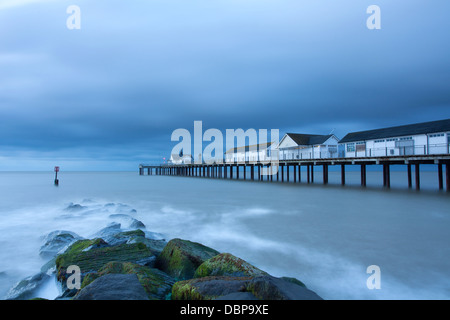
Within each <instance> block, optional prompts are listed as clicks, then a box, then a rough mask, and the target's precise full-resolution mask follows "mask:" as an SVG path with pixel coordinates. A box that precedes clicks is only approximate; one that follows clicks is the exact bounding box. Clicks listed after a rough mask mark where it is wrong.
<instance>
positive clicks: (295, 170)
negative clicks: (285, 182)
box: [294, 165, 297, 183]
mask: <svg viewBox="0 0 450 320" xmlns="http://www.w3.org/2000/svg"><path fill="white" fill-rule="evenodd" d="M295 182H297V166H296V165H294V183H295Z"/></svg>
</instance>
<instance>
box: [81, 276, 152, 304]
mask: <svg viewBox="0 0 450 320" xmlns="http://www.w3.org/2000/svg"><path fill="white" fill-rule="evenodd" d="M73 300H148V296H147V293H146V292H145V290H144V288H143V287H142V285H141V283H140V282H139V280H138V277H137V276H136V275H135V274H106V275H104V276H102V277H99V278H97V279H95V280H94V281H93V282H92V283H90V284H89V285H88V286H86V287H85V288H83V289H82V290H80V292H79V293H78V294H77V295H76V296H75V297H74V298H73Z"/></svg>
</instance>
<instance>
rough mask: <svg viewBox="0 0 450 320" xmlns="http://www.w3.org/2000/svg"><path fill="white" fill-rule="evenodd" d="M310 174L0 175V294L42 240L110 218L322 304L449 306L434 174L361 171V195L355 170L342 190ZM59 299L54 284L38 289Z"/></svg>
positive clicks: (445, 197)
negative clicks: (290, 282) (265, 276)
mask: <svg viewBox="0 0 450 320" xmlns="http://www.w3.org/2000/svg"><path fill="white" fill-rule="evenodd" d="M316 174H317V177H316V179H315V183H314V184H307V183H306V182H305V181H302V182H301V183H298V182H297V183H294V182H293V179H292V177H291V179H290V182H289V183H287V182H284V183H281V182H275V181H274V182H270V181H262V182H261V181H248V180H246V181H243V180H242V179H241V180H239V181H237V180H230V179H211V178H199V177H173V176H155V175H152V176H148V175H144V176H140V175H139V174H138V173H137V172H64V171H62V172H60V173H59V176H58V178H59V186H54V183H53V180H54V173H53V172H0V298H1V299H5V298H6V296H7V294H8V292H9V290H10V288H11V287H13V286H14V285H15V284H16V283H18V282H19V281H20V280H22V279H24V278H26V277H29V276H32V275H34V274H36V273H38V272H39V270H40V268H41V266H42V265H44V264H45V263H46V262H47V260H46V259H43V258H42V257H41V256H40V255H39V249H40V248H41V246H42V245H43V241H44V237H45V235H47V234H48V233H50V232H52V231H55V230H68V231H72V232H75V233H77V234H78V235H80V236H82V237H85V238H89V237H92V235H93V234H94V233H95V232H97V231H98V230H100V229H102V228H104V227H106V226H108V225H109V224H110V223H112V222H114V219H115V218H114V217H117V215H115V214H117V213H122V214H127V215H130V216H132V217H133V218H135V219H138V220H140V221H142V222H143V223H144V224H145V226H146V230H147V231H150V232H152V233H153V234H155V235H157V236H159V237H161V238H163V239H166V240H170V239H173V238H181V239H186V240H190V241H195V242H199V243H202V244H204V245H206V246H209V247H211V248H214V249H216V250H218V251H220V252H228V253H231V254H233V255H235V256H237V257H239V258H242V259H244V260H246V261H247V262H249V263H251V264H253V265H254V266H256V267H258V268H259V269H262V270H264V271H266V272H268V273H270V274H271V275H273V276H276V277H282V276H287V277H295V278H297V279H299V280H301V281H302V282H304V283H305V284H306V286H307V287H308V288H310V289H311V290H313V291H315V292H316V293H317V294H318V295H320V296H321V297H322V298H324V299H330V300H361V299H362V300H380V299H383V300H400V299H401V300H405V299H407V300H418V299H427V300H428V299H449V298H450V232H449V230H450V193H449V192H446V191H445V190H439V189H438V179H437V172H434V171H424V172H421V177H420V178H421V190H420V191H417V190H415V189H414V188H413V189H408V185H407V176H406V172H404V171H398V172H397V171H391V188H390V189H385V188H383V187H382V173H381V172H371V171H369V172H367V174H368V176H367V187H365V188H362V187H361V186H360V174H359V172H351V171H350V172H347V173H346V175H347V177H346V178H347V185H345V186H341V185H340V172H331V171H330V173H329V174H330V178H329V183H328V184H327V185H323V184H322V183H321V179H320V174H321V173H320V172H316ZM241 177H242V176H241ZM413 179H414V178H413ZM413 181H414V180H413ZM444 183H445V181H444ZM444 187H445V186H444ZM74 205H79V206H78V208H79V209H80V210H75V211H74V210H68V209H67V208H70V207H73V206H74ZM374 266H375V269H374ZM374 270H375V271H374ZM375 276H376V278H375ZM375 282H376V284H377V285H376V286H374V285H373V284H374V283H375ZM59 294H60V292H59V288H58V286H57V284H56V282H55V280H54V279H52V280H49V282H48V283H46V284H45V285H44V286H43V287H42V288H41V289H40V291H39V292H38V295H39V296H40V297H43V298H47V299H54V298H55V297H57V296H58V295H59Z"/></svg>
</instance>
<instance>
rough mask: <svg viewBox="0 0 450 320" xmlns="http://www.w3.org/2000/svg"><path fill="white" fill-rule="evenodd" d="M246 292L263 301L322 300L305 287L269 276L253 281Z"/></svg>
mask: <svg viewBox="0 0 450 320" xmlns="http://www.w3.org/2000/svg"><path fill="white" fill-rule="evenodd" d="M246 291H248V292H251V293H252V294H253V295H254V296H255V297H257V298H258V299H261V300H322V298H321V297H319V296H318V295H317V294H316V293H315V292H313V291H311V290H309V289H307V288H305V287H304V286H301V285H298V284H296V283H293V282H291V281H286V280H283V279H280V278H275V277H272V276H269V275H267V276H260V277H256V278H254V279H252V280H251V281H250V282H249V283H248V285H247V288H246Z"/></svg>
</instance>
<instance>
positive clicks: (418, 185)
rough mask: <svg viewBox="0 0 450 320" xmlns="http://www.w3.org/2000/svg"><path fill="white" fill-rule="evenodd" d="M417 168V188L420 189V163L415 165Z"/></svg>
mask: <svg viewBox="0 0 450 320" xmlns="http://www.w3.org/2000/svg"><path fill="white" fill-rule="evenodd" d="M414 167H415V169H416V190H420V167H419V164H418V163H416V165H415V166H414Z"/></svg>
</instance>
